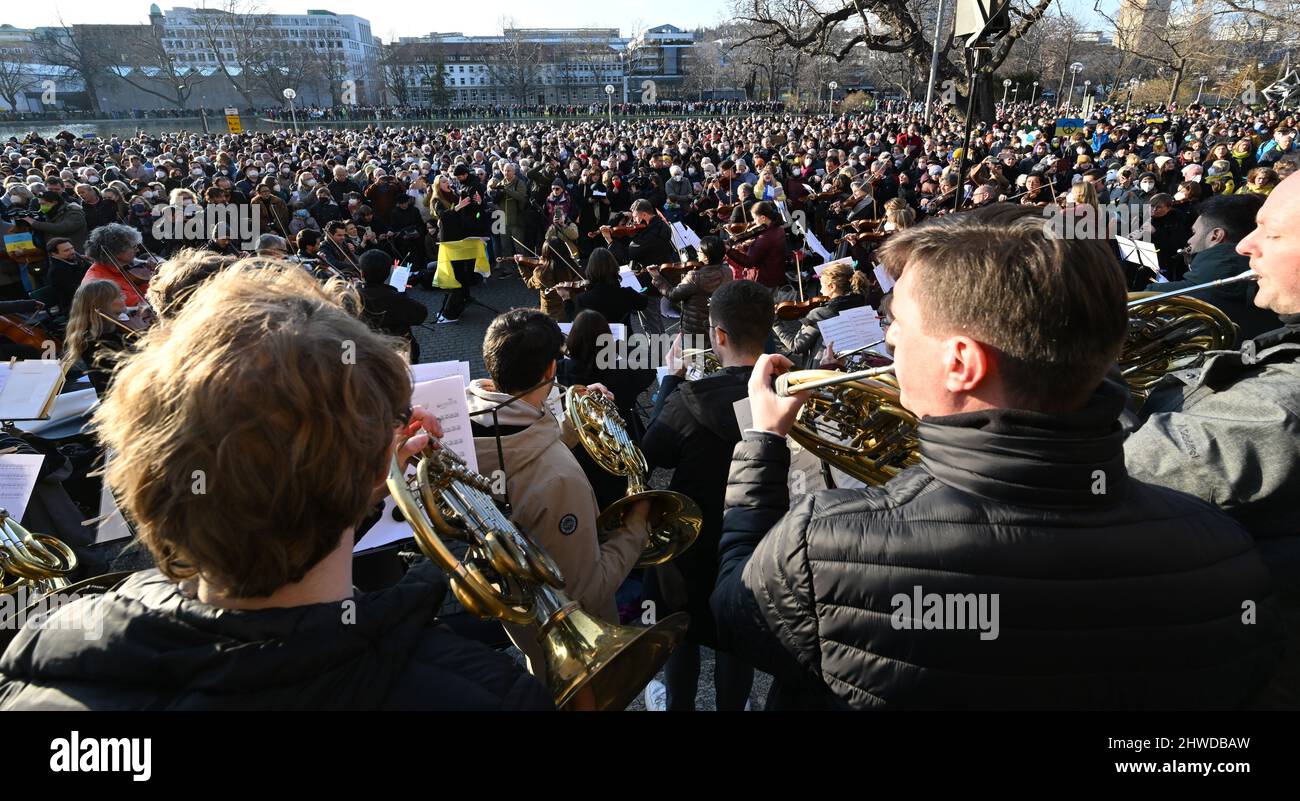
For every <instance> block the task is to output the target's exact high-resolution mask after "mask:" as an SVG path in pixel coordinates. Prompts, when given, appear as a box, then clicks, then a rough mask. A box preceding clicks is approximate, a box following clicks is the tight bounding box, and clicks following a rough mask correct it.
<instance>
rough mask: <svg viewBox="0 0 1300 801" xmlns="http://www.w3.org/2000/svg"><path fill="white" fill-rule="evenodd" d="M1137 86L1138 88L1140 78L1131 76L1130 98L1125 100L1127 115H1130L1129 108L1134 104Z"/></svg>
mask: <svg viewBox="0 0 1300 801" xmlns="http://www.w3.org/2000/svg"><path fill="white" fill-rule="evenodd" d="M1137 88H1138V79H1137V78H1129V79H1128V100H1127V101H1125V103H1124V114H1125V116H1127V115H1128V113H1129V109H1130V108H1132V106H1133V93H1134V92H1135V91H1137Z"/></svg>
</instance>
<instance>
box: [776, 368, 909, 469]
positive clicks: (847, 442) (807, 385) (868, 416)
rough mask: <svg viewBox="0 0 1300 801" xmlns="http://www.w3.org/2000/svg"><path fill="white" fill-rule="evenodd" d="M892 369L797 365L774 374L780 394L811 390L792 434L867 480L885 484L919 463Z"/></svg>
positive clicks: (828, 460)
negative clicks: (845, 370)
mask: <svg viewBox="0 0 1300 801" xmlns="http://www.w3.org/2000/svg"><path fill="white" fill-rule="evenodd" d="M893 370H894V368H893V366H892V365H890V366H887V367H877V368H874V369H871V370H861V371H859V372H856V373H840V372H837V371H834V370H798V371H795V372H790V373H785V374H783V375H780V376H778V377H777V379H776V392H777V394H778V395H782V396H789V395H793V394H794V393H796V392H804V391H811V392H812V395H811V396H810V397H809V399H808V402H807V403H805V404H804V406H803V408H802V409H800V410H799V416H798V417H797V418H796V419H795V422H794V426H793V427H792V428H791V429H790V437H791V438H792V439H793V440H794V441H795V442H798V443H799V444H800V445H802V446H803V447H805V448H807V449H808V450H809V451H811V452H812V453H813V454H814V455H816V456H817V457H818V458H820V459H821V460H822V461H823V462H825V463H827V464H829V465H832V466H834V467H836V468H838V469H840V470H842V471H843V472H845V473H847V474H849V475H850V476H853V477H854V478H856V479H858V480H859V481H862V482H864V483H866V484H871V485H879V484H884V483H885V482H886V481H889V480H890V479H891V478H893V477H894V476H896V475H898V474H899V473H900V472H902V471H903V470H905V469H907V468H909V467H911V466H913V465H915V464H917V463H918V462H920V445H919V443H918V442H917V439H916V426H917V419H916V416H915V415H913V414H912V413H911V412H909V411H908V410H907V409H904V408H903V406H902V404H901V403H899V400H898V394H899V393H898V385H897V384H896V383H895V382H894V380H893V376H892V375H891V373H892V372H893Z"/></svg>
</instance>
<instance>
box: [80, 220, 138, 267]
mask: <svg viewBox="0 0 1300 801" xmlns="http://www.w3.org/2000/svg"><path fill="white" fill-rule="evenodd" d="M140 242H141V237H140V232H139V231H137V230H135V229H134V228H132V227H131V226H129V225H122V224H121V223H108V224H107V225H101V226H99V227H98V228H96V229H95V230H93V231H91V232H90V236H88V237H86V256H87V257H88V258H90V259H93V260H95V261H97V262H100V263H101V264H112V263H114V260H115V259H116V258H117V254H119V253H121V252H122V251H124V250H127V249H128V248H133V247H135V246H137V245H139V244H140ZM118 266H119V267H120V266H125V265H118Z"/></svg>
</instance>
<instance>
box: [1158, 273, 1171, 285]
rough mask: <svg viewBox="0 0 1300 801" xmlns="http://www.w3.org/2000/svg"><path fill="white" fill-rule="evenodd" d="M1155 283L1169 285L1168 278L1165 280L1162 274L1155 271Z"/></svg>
mask: <svg viewBox="0 0 1300 801" xmlns="http://www.w3.org/2000/svg"><path fill="white" fill-rule="evenodd" d="M1156 283H1157V284H1167V283H1169V279H1168V278H1165V274H1164V273H1162V272H1160V271H1159V270H1156Z"/></svg>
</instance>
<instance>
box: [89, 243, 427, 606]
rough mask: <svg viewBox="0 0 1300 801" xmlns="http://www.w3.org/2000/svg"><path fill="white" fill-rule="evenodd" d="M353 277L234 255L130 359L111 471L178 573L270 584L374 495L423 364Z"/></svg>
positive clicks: (98, 420) (105, 438)
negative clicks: (374, 323) (341, 280)
mask: <svg viewBox="0 0 1300 801" xmlns="http://www.w3.org/2000/svg"><path fill="white" fill-rule="evenodd" d="M347 292H348V290H346V289H345V288H344V287H342V285H341V284H335V285H328V284H327V285H325V286H321V285H320V284H318V283H317V282H316V281H315V280H314V279H312V278H311V277H310V276H309V275H308V274H307V273H305V272H304V271H303V270H302V269H301V268H300V267H298V266H296V265H290V264H280V265H278V267H277V266H271V265H266V264H263V265H261V266H257V267H254V266H251V265H250V266H245V267H239V266H237V267H233V268H231V269H230V270H227V271H225V272H222V273H219V274H218V275H215V276H213V277H212V278H210V279H208V280H207V281H206V282H204V283H203V284H202V285H201V286H200V287H199V288H198V289H197V290H195V292H194V294H193V296H192V297H191V300H192V301H193V302H191V303H186V304H185V306H184V308H183V309H182V310H181V311H180V313H179V314H177V315H176V316H175V317H174V318H172V319H170V320H167V321H165V322H164V323H163V324H162V325H159V326H156V327H155V328H154V329H153V330H152V331H151V332H150V333H149V334H147V335H146V336H145V337H144V338H143V341H142V342H141V344H140V348H139V350H138V352H137V353H135V354H134V355H133V356H131V357H130V358H129V359H127V360H126V361H125V363H124V364H123V365H122V366H121V368H120V369H119V372H118V374H117V376H116V379H115V382H114V385H113V389H112V391H111V392H110V393H109V394H108V397H107V398H106V399H105V400H104V402H103V404H102V405H101V406H100V407H99V410H98V411H97V412H96V414H95V427H96V429H97V431H98V433H99V436H100V439H101V441H102V442H103V444H104V446H105V447H106V448H107V449H108V450H109V451H110V452H111V453H112V456H111V457H110V458H109V460H108V466H107V470H106V473H105V480H106V481H107V483H108V485H109V486H110V487H111V488H112V489H113V491H114V492H115V493H116V494H117V497H118V498H119V499H120V502H121V503H122V505H123V508H124V509H125V511H126V512H127V513H128V514H129V515H130V517H131V518H132V519H133V520H134V521H135V522H136V525H137V529H138V532H139V537H140V540H141V542H142V543H143V544H144V545H145V546H146V547H147V548H148V549H149V551H150V552H151V553H152V554H153V556H154V559H155V561H156V563H157V565H158V568H159V569H160V570H161V571H162V572H163V573H164V574H165V575H166V576H168V577H169V578H171V579H173V580H178V581H179V580H181V579H185V578H191V577H195V576H201V577H202V578H203V579H204V580H205V581H207V582H208V583H209V584H211V585H213V587H214V588H216V590H217V591H218V592H219V593H222V594H224V595H226V596H228V597H234V598H262V597H266V596H268V595H270V594H271V593H273V592H275V591H276V590H277V589H279V588H281V587H283V586H285V585H288V584H292V583H295V582H298V581H300V580H301V579H302V578H303V576H304V575H306V573H307V571H309V570H310V569H311V568H312V567H314V566H315V565H316V564H317V563H319V562H320V561H321V560H322V559H323V558H324V557H325V556H326V555H327V554H329V553H330V552H331V551H333V550H334V549H335V548H336V547H338V545H339V543H340V539H341V537H342V536H343V533H344V532H345V531H347V530H348V529H350V528H352V527H354V526H355V525H356V524H357V523H358V522H359V521H360V520H361V518H362V517H363V516H364V515H365V514H366V512H367V511H369V508H370V498H371V493H372V492H373V490H374V488H375V487H376V485H377V483H378V482H379V481H380V480H381V479H382V476H383V475H384V473H385V472H386V469H387V459H388V458H389V457H388V454H389V449H390V448H391V446H392V443H393V436H394V429H395V428H396V426H397V425H398V424H399V423H400V422H405V420H406V419H407V417H406V415H407V413H408V411H409V408H410V402H411V377H410V371H409V370H408V368H407V365H406V362H405V361H404V359H403V358H402V357H401V356H400V355H399V352H398V351H399V348H400V347H401V343H400V342H399V341H397V340H395V339H393V338H391V337H385V336H382V335H380V334H377V333H374V332H372V331H371V330H370V328H369V327H367V326H366V324H365V323H364V322H362V321H361V320H359V319H357V318H356V317H355V316H353V315H352V314H349V313H348V311H347V310H346V309H345V305H344V301H345V298H344V295H345V294H346V293H347Z"/></svg>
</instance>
